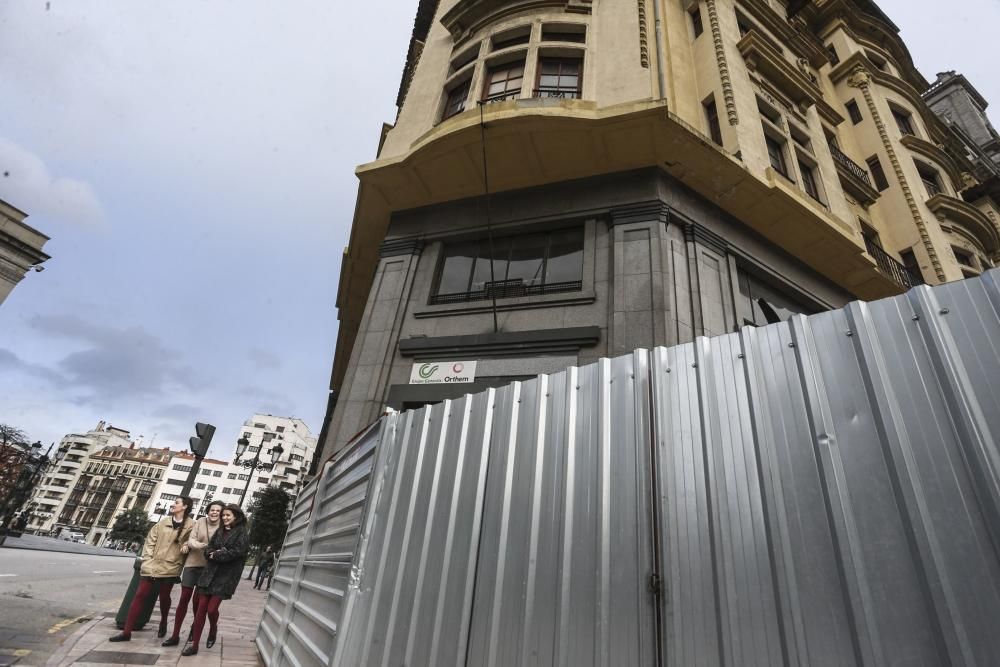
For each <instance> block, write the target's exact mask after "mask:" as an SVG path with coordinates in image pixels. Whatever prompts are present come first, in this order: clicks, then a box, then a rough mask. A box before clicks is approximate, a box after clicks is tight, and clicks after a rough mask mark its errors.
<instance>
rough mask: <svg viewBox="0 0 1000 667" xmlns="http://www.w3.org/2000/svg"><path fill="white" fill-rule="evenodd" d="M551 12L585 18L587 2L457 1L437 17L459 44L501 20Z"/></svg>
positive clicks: (586, 0)
mask: <svg viewBox="0 0 1000 667" xmlns="http://www.w3.org/2000/svg"><path fill="white" fill-rule="evenodd" d="M551 8H561V9H563V10H564V11H567V12H577V13H584V14H589V13H590V9H591V0H459V1H458V2H457V3H456V4H455V6H454V7H452V8H451V9H449V10H448V11H447V12H445V13H444V16H442V17H441V25H443V26H444V27H445V28H447V29H448V32H450V33H451V36H452V38H454V40H455V41H456V42H459V41H461V40H462V39H463V38H464V37H465V36H466V35H469V34H471V33H474V32H476V31H478V30H479V29H480V28H481V27H483V26H484V25H486V24H488V23H491V22H493V21H496V20H498V19H500V18H503V17H505V16H510V15H511V14H517V13H520V12H525V11H532V10H538V9H551Z"/></svg>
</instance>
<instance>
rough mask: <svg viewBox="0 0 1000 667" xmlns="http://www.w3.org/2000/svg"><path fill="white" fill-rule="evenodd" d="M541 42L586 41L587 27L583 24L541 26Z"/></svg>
mask: <svg viewBox="0 0 1000 667" xmlns="http://www.w3.org/2000/svg"><path fill="white" fill-rule="evenodd" d="M542 41H543V42H578V43H583V42H585V41H587V29H586V28H585V27H584V26H580V27H579V28H577V27H576V26H566V25H552V26H548V25H547V26H542Z"/></svg>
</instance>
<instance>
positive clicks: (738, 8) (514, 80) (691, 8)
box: [321, 0, 1000, 455]
mask: <svg viewBox="0 0 1000 667" xmlns="http://www.w3.org/2000/svg"><path fill="white" fill-rule="evenodd" d="M898 32H899V31H898V28H897V27H896V26H895V25H894V24H893V23H892V21H891V20H890V19H889V18H888V17H887V16H886V15H885V14H884V13H883V12H882V11H881V10H880V9H879V7H878V6H877V5H876V4H875V3H874V2H870V1H868V0H815V1H814V2H789V1H785V0H668V1H666V2H661V3H657V2H652V1H650V0H639V2H635V1H634V0H602V1H601V2H600V3H592V2H589V1H588V0H560V1H559V2H546V3H537V2H527V1H522V0H506V1H503V0H489V1H486V2H483V1H477V0H420V2H419V3H418V4H417V16H416V21H415V25H414V31H413V36H412V39H411V42H410V46H409V50H408V53H407V58H406V64H405V67H404V71H403V75H402V81H401V85H400V89H399V95H398V100H397V103H398V106H399V112H398V116H397V118H396V120H395V123H394V124H393V125H391V126H389V125H386V126H385V127H384V128H383V132H382V136H381V139H380V142H379V148H378V153H377V155H376V159H375V161H373V162H371V163H368V164H364V165H361V166H360V167H359V168H358V170H357V174H358V177H359V179H360V185H359V189H358V200H357V206H356V209H355V217H354V223H353V228H352V231H351V237H350V245H349V247H348V248H347V249H346V251H345V253H344V259H343V266H342V270H341V280H340V285H339V293H338V298H337V305H338V309H339V318H340V329H339V333H338V341H337V347H336V352H335V358H334V364H333V372H332V380H331V400H330V403H329V407H328V412H327V417H326V419H325V421H324V427H323V430H322V432H321V440H322V441H323V450H324V455H327V454H329V453H331V452H332V451H335V450H336V449H337V448H339V447H340V446H342V445H343V444H344V443H345V442H347V441H348V440H349V439H350V438H351V437H352V436H353V435H354V434H355V433H357V432H358V431H359V430H360V429H361V428H363V427H364V426H365V425H366V424H368V423H370V422H371V421H373V420H374V419H376V418H377V417H378V415H379V414H380V413H381V411H382V410H383V409H384V407H385V406H387V405H388V406H391V407H395V408H406V407H412V406H416V405H421V404H424V403H427V402H434V401H440V400H443V399H446V398H449V397H455V396H458V395H461V394H464V393H467V392H474V391H479V390H482V389H484V388H486V387H489V386H496V385H499V384H504V383H507V382H509V381H512V380H517V379H520V378H524V377H529V376H533V375H535V374H537V373H544V372H552V371H557V370H560V369H562V368H565V367H566V366H569V365H577V364H585V363H588V362H590V361H593V360H595V359H597V358H599V357H604V356H616V355H620V354H624V353H626V352H629V351H631V350H633V349H635V348H639V347H649V346H654V345H671V344H675V343H680V342H684V341H689V340H692V339H693V338H694V337H696V336H701V335H712V334H721V333H724V332H728V331H733V330H735V329H737V328H739V327H742V326H746V325H750V326H753V325H758V324H763V323H767V322H773V321H777V320H780V319H783V318H785V317H787V316H788V315H789V314H791V313H811V312H816V311H820V310H824V309H829V308H831V307H839V306H842V305H844V304H845V303H846V302H848V301H850V300H853V299H856V298H863V299H876V298H879V297H883V296H887V295H891V294H896V293H899V292H901V291H902V290H904V289H906V288H907V287H909V286H911V285H912V284H914V283H919V282H927V283H940V282H945V281H950V280H956V279H960V278H962V277H963V276H966V275H973V274H976V273H978V272H980V271H982V270H983V269H984V268H986V267H989V266H991V265H993V263H994V262H996V261H997V260H998V251H1000V229H998V226H997V222H998V220H1000V218H997V204H996V199H995V198H994V196H993V195H992V194H991V193H990V191H988V190H983V189H982V188H981V187H979V186H981V178H982V174H980V175H977V173H976V168H975V165H974V164H973V162H972V160H971V159H970V155H969V154H968V152H967V151H966V150H965V149H964V144H963V142H962V140H961V138H960V137H958V136H957V134H956V132H955V131H953V129H952V127H951V125H950V124H949V123H947V122H945V121H944V120H942V118H941V117H939V116H938V115H936V114H935V113H934V112H933V111H932V110H931V108H930V107H929V106H928V104H927V103H926V102H925V101H924V99H922V97H921V94H922V93H924V92H925V91H927V90H928V89H929V88H930V83H929V82H928V81H927V80H926V79H925V78H924V77H923V76H922V75H921V74H920V73H919V72H918V71H917V70H916V69H915V67H914V65H913V62H912V60H911V58H910V54H909V52H908V51H907V48H906V45H905V44H904V43H903V42H902V40H901V39H900V37H899V34H898ZM982 102H983V103H982V104H980V105H979V106H980V107H981V108H985V101H982ZM484 156H485V159H484ZM487 183H488V184H489V189H490V191H491V196H490V197H489V198H486V197H484V196H483V195H484V191H485V189H486V184H487ZM425 374H426V375H425Z"/></svg>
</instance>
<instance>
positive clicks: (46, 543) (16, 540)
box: [3, 533, 135, 558]
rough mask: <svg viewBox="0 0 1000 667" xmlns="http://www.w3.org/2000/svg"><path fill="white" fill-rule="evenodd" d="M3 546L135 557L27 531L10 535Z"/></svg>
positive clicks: (121, 552)
mask: <svg viewBox="0 0 1000 667" xmlns="http://www.w3.org/2000/svg"><path fill="white" fill-rule="evenodd" d="M3 546H4V547H5V548H11V549H42V550H43V551H65V552H67V553H74V554H91V555H93V556H122V557H125V558H134V557H135V554H133V553H129V552H127V551H116V550H115V549H105V548H104V547H94V546H91V545H89V544H79V543H77V542H68V541H66V540H58V539H56V538H54V537H40V536H38V535H28V534H27V533H25V534H24V535H22V536H21V537H8V538H7V540H6V541H5V542H4V545H3Z"/></svg>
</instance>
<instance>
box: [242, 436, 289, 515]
mask: <svg viewBox="0 0 1000 667" xmlns="http://www.w3.org/2000/svg"><path fill="white" fill-rule="evenodd" d="M272 438H274V434H273V433H265V434H264V437H263V438H262V439H261V441H260V447H258V448H257V452H256V453H255V455H254V457H253V460H250V461H241V460H240V459H241V458H242V457H243V454H245V453H246V451H247V447H249V446H250V441H249V440H247V439H246V438H240V439H239V440H237V441H236V460H235V461H233V463H234V464H235V465H238V466H243V467H244V468H246V469H247V471H248V474H247V483H246V485H245V486H244V487H243V493H241V494H240V507H243V500H244V499H245V498H246V495H247V490H248V489H249V488H250V482H251V481H252V480H253V474H254V472H255V471H257V470H273V469H274V464H275V463H277V462H278V460H279V459H280V458H281V455H282V454H284V453H285V448H284V447H282V446H281V443H280V442H279V443H278V444H276V445H275V446H274V447H272V448H271V462H270V463H261V462H260V455H261V452H263V451H264V445H266V444H267V443H269V442H270V441H271V439H272Z"/></svg>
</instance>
